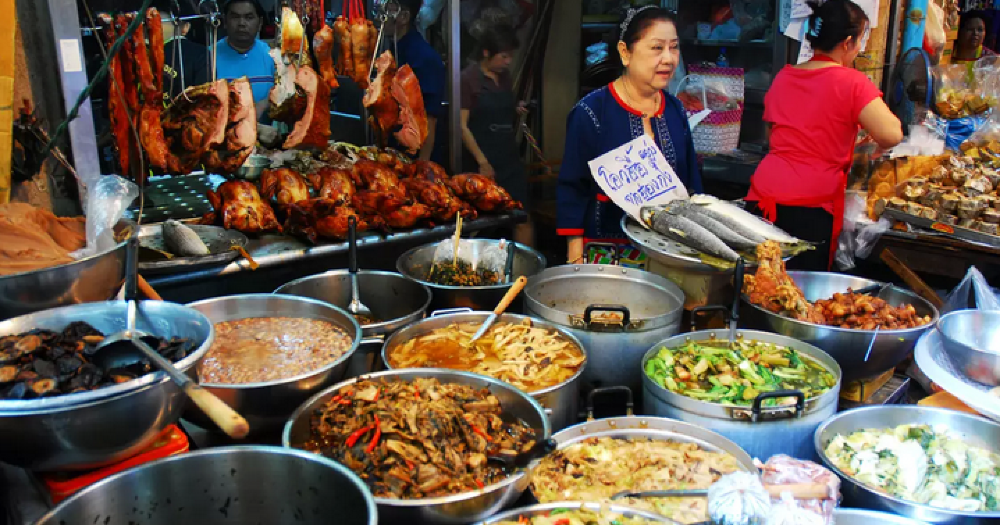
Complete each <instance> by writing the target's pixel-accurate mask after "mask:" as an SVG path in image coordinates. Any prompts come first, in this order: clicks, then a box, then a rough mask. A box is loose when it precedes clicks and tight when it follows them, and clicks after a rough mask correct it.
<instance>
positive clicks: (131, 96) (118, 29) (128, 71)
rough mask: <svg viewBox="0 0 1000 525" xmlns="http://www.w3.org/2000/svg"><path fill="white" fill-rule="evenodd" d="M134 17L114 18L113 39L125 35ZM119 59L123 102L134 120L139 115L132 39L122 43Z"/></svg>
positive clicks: (120, 16)
mask: <svg viewBox="0 0 1000 525" xmlns="http://www.w3.org/2000/svg"><path fill="white" fill-rule="evenodd" d="M134 18H135V15H134V14H132V13H122V14H119V15H117V16H115V37H116V38H118V37H121V36H122V35H124V34H125V30H126V29H127V28H128V25H129V24H130V23H132V20H133V19H134ZM120 53H122V54H120V55H119V57H121V61H120V64H121V72H122V86H123V87H124V90H125V102H127V103H128V110H129V112H130V114H131V115H132V118H133V119H135V118H136V117H137V116H138V115H139V89H138V86H137V84H138V83H137V82H136V78H135V70H134V69H133V64H134V62H133V60H132V58H131V57H132V55H134V54H135V49H134V46H133V45H132V39H128V40H126V41H125V42H124V44H123V46H122V48H121V51H120Z"/></svg>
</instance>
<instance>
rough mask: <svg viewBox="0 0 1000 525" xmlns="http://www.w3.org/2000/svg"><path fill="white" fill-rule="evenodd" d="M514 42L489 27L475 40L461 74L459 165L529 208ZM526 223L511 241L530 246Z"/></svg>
mask: <svg viewBox="0 0 1000 525" xmlns="http://www.w3.org/2000/svg"><path fill="white" fill-rule="evenodd" d="M518 45H519V43H518V40H517V35H515V34H514V30H513V29H512V28H510V27H506V26H497V27H493V28H491V29H489V30H487V31H486V33H485V34H483V36H482V38H481V39H480V42H479V52H478V54H477V59H478V60H477V61H476V62H475V63H473V64H471V65H469V66H468V67H467V68H465V69H464V70H462V78H461V82H462V86H461V90H462V101H461V103H462V107H461V123H462V144H464V145H465V155H464V156H463V157H464V159H463V163H462V164H463V167H464V168H465V171H469V172H476V173H481V174H483V175H486V176H487V177H492V178H494V179H496V182H497V184H499V185H500V186H502V187H503V188H504V189H505V190H507V192H508V193H510V196H511V197H513V198H514V199H516V200H517V201H519V202H521V203H522V204H524V207H525V209H528V196H529V192H528V175H527V172H526V171H525V169H524V163H523V162H522V161H521V154H520V151H519V148H518V145H517V134H516V129H515V124H516V123H517V116H518V112H519V111H523V110H524V104H523V103H518V101H517V97H516V96H515V95H514V86H513V82H512V80H511V77H510V65H511V62H512V61H513V57H514V52H515V51H516V50H517V47H518ZM533 228H534V227H533V225H532V223H531V220H530V219H529V220H528V221H527V222H524V223H521V224H518V225H517V226H516V227H515V228H514V240H515V241H517V242H519V243H521V244H524V245H526V246H531V245H533V244H534V230H533Z"/></svg>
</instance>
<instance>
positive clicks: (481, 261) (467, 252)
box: [433, 238, 509, 278]
mask: <svg viewBox="0 0 1000 525" xmlns="http://www.w3.org/2000/svg"><path fill="white" fill-rule="evenodd" d="M508 245H509V243H508V242H507V241H506V240H504V239H500V242H499V243H497V244H483V243H480V242H472V241H470V240H468V239H461V240H459V242H458V261H459V262H460V263H462V262H464V263H467V264H468V265H469V266H470V267H471V268H472V270H473V271H481V270H486V271H490V272H496V273H498V274H500V275H503V271H504V267H505V266H506V265H507V250H508ZM454 262H455V240H454V238H449V239H446V240H443V241H441V242H440V243H438V245H437V248H435V249H434V262H433V265H435V266H438V265H450V264H453V263H454ZM501 278H502V277H501Z"/></svg>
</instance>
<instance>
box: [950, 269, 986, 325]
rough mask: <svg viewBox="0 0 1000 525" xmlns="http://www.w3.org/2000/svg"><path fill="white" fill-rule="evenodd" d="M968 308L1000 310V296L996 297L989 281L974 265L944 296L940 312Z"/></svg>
mask: <svg viewBox="0 0 1000 525" xmlns="http://www.w3.org/2000/svg"><path fill="white" fill-rule="evenodd" d="M968 308H976V309H979V310H1000V297H997V294H996V292H995V291H994V290H993V288H992V287H990V283H989V282H987V281H986V278H985V277H983V274H982V272H980V271H979V270H978V269H977V268H976V267H975V266H973V267H971V268H969V271H968V272H966V274H965V277H964V278H963V279H962V282H960V283H958V286H956V287H955V289H954V290H952V291H951V293H949V294H948V297H947V298H945V300H944V307H943V308H942V309H941V313H942V314H946V313H948V312H952V311H955V310H965V309H968Z"/></svg>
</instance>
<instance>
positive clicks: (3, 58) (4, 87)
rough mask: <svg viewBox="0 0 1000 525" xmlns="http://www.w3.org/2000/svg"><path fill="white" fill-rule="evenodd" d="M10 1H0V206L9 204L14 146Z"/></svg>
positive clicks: (14, 23) (13, 24) (11, 5)
mask: <svg viewBox="0 0 1000 525" xmlns="http://www.w3.org/2000/svg"><path fill="white" fill-rule="evenodd" d="M16 26H17V19H16V18H15V16H14V0H0V204H6V203H8V202H10V186H11V175H10V169H11V150H12V148H13V144H14V136H13V134H12V131H13V129H14V31H15V29H16Z"/></svg>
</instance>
